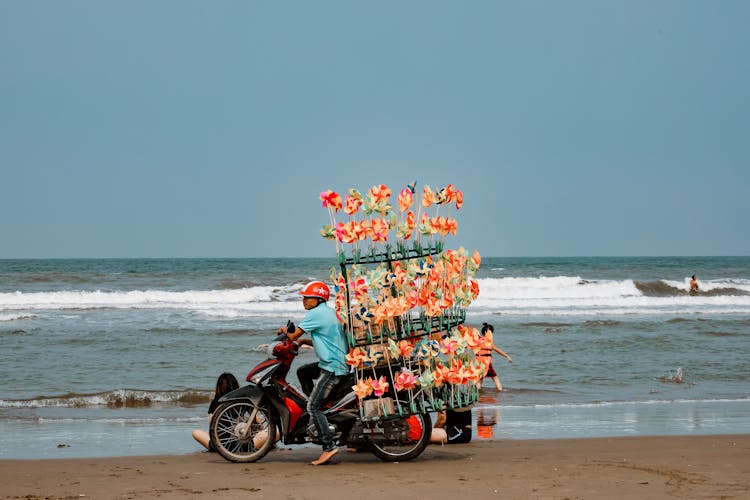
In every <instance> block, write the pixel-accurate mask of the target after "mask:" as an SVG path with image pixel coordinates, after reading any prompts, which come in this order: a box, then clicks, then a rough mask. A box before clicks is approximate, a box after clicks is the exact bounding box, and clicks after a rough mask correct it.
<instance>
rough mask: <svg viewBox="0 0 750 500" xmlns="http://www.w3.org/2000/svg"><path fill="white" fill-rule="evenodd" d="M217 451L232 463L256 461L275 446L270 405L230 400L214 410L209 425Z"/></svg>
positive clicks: (274, 425) (274, 432)
mask: <svg viewBox="0 0 750 500" xmlns="http://www.w3.org/2000/svg"><path fill="white" fill-rule="evenodd" d="M209 430H210V436H211V442H212V444H213V445H214V448H216V451H217V452H218V453H219V455H221V456H222V457H224V458H225V459H226V460H229V461H230V462H240V463H248V462H256V461H258V460H260V459H261V458H263V457H264V456H265V455H266V454H267V453H268V452H269V451H270V450H271V448H273V445H274V443H275V442H276V424H275V423H274V420H273V417H272V415H271V410H270V409H269V407H268V406H267V405H263V404H261V405H255V404H253V403H252V402H251V401H249V400H247V401H246V400H235V401H228V402H226V403H223V404H221V405H220V406H219V407H218V408H216V410H215V411H214V413H213V415H212V417H211V425H210V427H209Z"/></svg>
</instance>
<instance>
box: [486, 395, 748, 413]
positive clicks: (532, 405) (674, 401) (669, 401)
mask: <svg viewBox="0 0 750 500" xmlns="http://www.w3.org/2000/svg"><path fill="white" fill-rule="evenodd" d="M727 403H739V404H746V403H750V398H710V399H648V400H643V401H592V402H590V403H530V404H526V405H519V404H506V403H503V404H502V405H497V408H499V409H501V410H510V409H528V408H534V409H544V408H550V409H555V408H601V407H607V406H615V407H616V406H632V405H639V406H650V405H667V404H668V405H675V404H727ZM485 406H486V407H493V406H492V405H485Z"/></svg>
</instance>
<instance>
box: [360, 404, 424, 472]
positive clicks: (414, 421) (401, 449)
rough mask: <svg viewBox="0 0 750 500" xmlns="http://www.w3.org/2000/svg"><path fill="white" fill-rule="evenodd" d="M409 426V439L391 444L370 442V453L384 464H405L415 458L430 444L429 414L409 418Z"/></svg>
mask: <svg viewBox="0 0 750 500" xmlns="http://www.w3.org/2000/svg"><path fill="white" fill-rule="evenodd" d="M409 426H410V428H411V431H410V432H409V435H410V437H409V439H407V440H406V441H403V442H401V443H393V444H385V443H378V442H370V445H369V446H370V452H372V454H373V455H375V456H376V457H378V458H379V459H380V460H383V461H385V462H406V461H407V460H412V459H413V458H417V457H418V456H419V455H421V454H422V452H423V451H424V450H425V448H427V445H428V444H429V442H430V435H431V434H432V420H431V419H430V414H429V413H420V414H416V415H412V416H411V417H409ZM417 432H419V437H417V436H416V433H417ZM412 436H413V437H412Z"/></svg>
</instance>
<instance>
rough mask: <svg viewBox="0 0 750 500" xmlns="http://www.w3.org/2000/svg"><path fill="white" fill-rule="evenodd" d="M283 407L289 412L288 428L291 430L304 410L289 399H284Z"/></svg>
mask: <svg viewBox="0 0 750 500" xmlns="http://www.w3.org/2000/svg"><path fill="white" fill-rule="evenodd" d="M284 406H286V408H287V410H289V428H290V429H293V428H294V426H295V424H296V423H297V420H299V417H300V416H302V413H303V412H304V410H303V409H302V408H300V407H299V405H298V404H297V403H295V402H294V400H293V399H291V398H284Z"/></svg>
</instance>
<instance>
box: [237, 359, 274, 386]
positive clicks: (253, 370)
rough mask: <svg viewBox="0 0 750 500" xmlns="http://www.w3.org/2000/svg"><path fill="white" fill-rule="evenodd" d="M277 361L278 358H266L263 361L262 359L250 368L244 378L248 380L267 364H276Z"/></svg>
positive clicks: (266, 366)
mask: <svg viewBox="0 0 750 500" xmlns="http://www.w3.org/2000/svg"><path fill="white" fill-rule="evenodd" d="M279 363H281V361H280V360H278V359H267V360H265V361H262V362H261V363H259V364H258V366H256V367H255V368H253V369H252V370H250V372H249V373H248V374H247V377H245V380H246V381H248V382H250V381H251V380H252V378H253V377H254V376H255V375H256V374H257V373H258V372H261V371H263V370H265V369H266V368H268V367H269V366H273V365H278V364H279Z"/></svg>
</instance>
